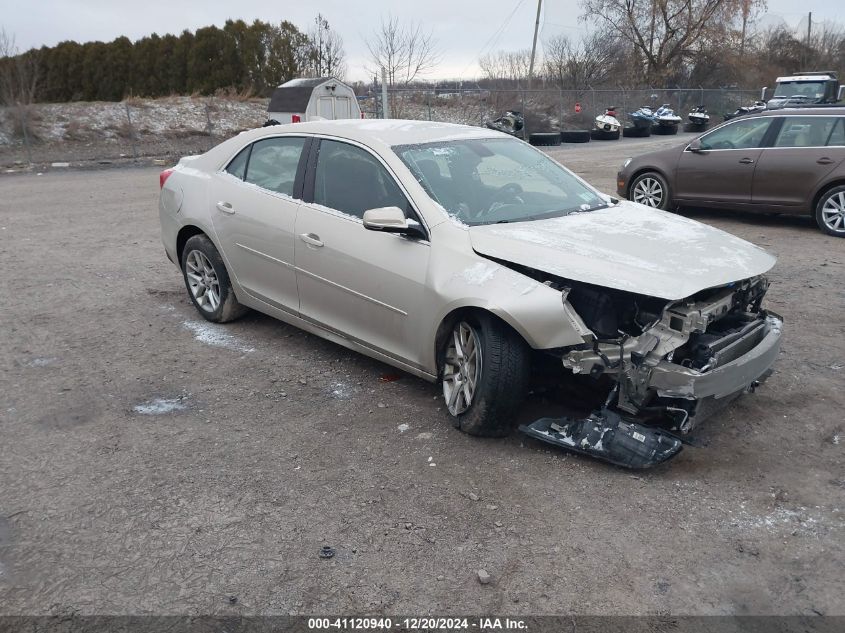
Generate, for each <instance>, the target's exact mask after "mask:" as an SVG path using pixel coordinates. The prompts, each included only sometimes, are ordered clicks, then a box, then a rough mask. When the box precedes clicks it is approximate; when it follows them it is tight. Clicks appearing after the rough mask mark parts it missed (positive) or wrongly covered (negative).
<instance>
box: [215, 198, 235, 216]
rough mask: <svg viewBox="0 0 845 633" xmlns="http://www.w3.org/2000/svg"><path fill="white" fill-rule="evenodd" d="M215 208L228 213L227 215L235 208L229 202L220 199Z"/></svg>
mask: <svg viewBox="0 0 845 633" xmlns="http://www.w3.org/2000/svg"><path fill="white" fill-rule="evenodd" d="M217 208H218V209H219V210H220V211H222V212H223V213H228V214H229V215H232V214H233V213H234V212H235V209H234V208H233V207H232V205H231V204H229V203H228V202H223V201H222V200H221V201H220V202H218V203H217Z"/></svg>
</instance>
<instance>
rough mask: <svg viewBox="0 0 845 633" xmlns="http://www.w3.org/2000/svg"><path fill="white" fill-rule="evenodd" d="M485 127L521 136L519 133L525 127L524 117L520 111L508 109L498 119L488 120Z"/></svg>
mask: <svg viewBox="0 0 845 633" xmlns="http://www.w3.org/2000/svg"><path fill="white" fill-rule="evenodd" d="M487 127H488V128H490V129H491V130H497V131H499V132H504V133H505V134H510V135H511V136H521V134H520V133H521V132H522V130H523V128H524V127H525V118H524V117H523V116H522V112H517V111H515V110H508V111H507V112H505V113H504V114H503V115H502V116H500V117H499V118H498V119H495V120H493V121H488V122H487Z"/></svg>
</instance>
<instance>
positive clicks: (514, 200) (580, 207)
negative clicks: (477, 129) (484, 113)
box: [393, 138, 608, 225]
mask: <svg viewBox="0 0 845 633" xmlns="http://www.w3.org/2000/svg"><path fill="white" fill-rule="evenodd" d="M393 151H395V152H396V154H397V155H398V156H399V158H401V159H402V161H403V162H404V163H405V165H407V166H408V169H410V170H411V173H412V174H413V175H414V177H415V178H416V179H417V180H418V181H419V183H420V184H421V185H422V187H423V189H425V190H426V192H427V193H428V195H429V196H431V198H432V199H433V200H434V201H435V202H437V203H439V204H440V206H442V207H443V208H444V209H445V210H446V211H447V213H449V214H450V215H452V216H454V217H456V218H457V219H459V220H461V221H462V222H464V223H465V224H469V225H474V224H495V223H500V222H522V221H525V220H537V219H540V218H549V217H556V216H561V215H567V214H569V213H573V212H579V211H593V210H595V209H600V208H604V207H606V206H608V205H607V203H606V202H605V200H604V199H603V198H602V197H601V196H600V195H599V194H598V193H596V192H595V191H594V190H592V189H590V188H589V187H587V186H586V185H585V184H583V183H582V182H581V181H579V180H578V179H577V178H576V177H575V176H574V175H572V174H571V173H570V172H569V171H567V170H566V169H564V168H563V167H561V166H560V165H558V164H557V163H555V162H554V161H553V160H551V159H550V158H548V157H547V156H546V155H545V154H542V153H541V152H539V151H537V150H535V149H533V148H532V147H530V146H529V145H527V144H526V143H523V142H522V141H519V140H517V139H512V138H502V139H498V138H493V139H466V140H459V141H439V142H435V143H425V144H422V145H401V146H397V147H394V148H393Z"/></svg>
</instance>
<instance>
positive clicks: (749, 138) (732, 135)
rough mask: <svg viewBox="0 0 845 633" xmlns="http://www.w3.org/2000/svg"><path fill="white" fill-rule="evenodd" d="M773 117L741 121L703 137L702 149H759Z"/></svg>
mask: <svg viewBox="0 0 845 633" xmlns="http://www.w3.org/2000/svg"><path fill="white" fill-rule="evenodd" d="M772 120H773V119H772V117H758V118H755V119H740V120H739V121H736V122H735V123H729V124H728V125H726V126H724V127H720V128H719V129H718V130H713V131H712V132H710V134H705V135H704V136H702V137H701V149H751V148H753V147H759V146H760V144H761V143H762V142H763V137H764V136H765V135H766V130H768V129H769V124H770V123H771V122H772Z"/></svg>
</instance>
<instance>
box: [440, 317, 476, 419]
mask: <svg viewBox="0 0 845 633" xmlns="http://www.w3.org/2000/svg"><path fill="white" fill-rule="evenodd" d="M480 378H481V343H480V341H479V339H478V334H476V332H475V329H473V327H472V326H471V325H469V324H468V323H466V322H464V321H461V322H460V323H458V324H457V325H455V328H454V329H453V330H452V338H451V340H450V341H449V345H448V347H447V348H446V358H445V361H444V368H443V397H444V399H445V400H446V406H447V407H448V409H449V413H451V414H452V415H460V414H461V413H463V412H464V411H466V410H467V409H469V407H470V405H472V400H473V398H474V397H475V392H476V389H477V386H478V380H479V379H480Z"/></svg>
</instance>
